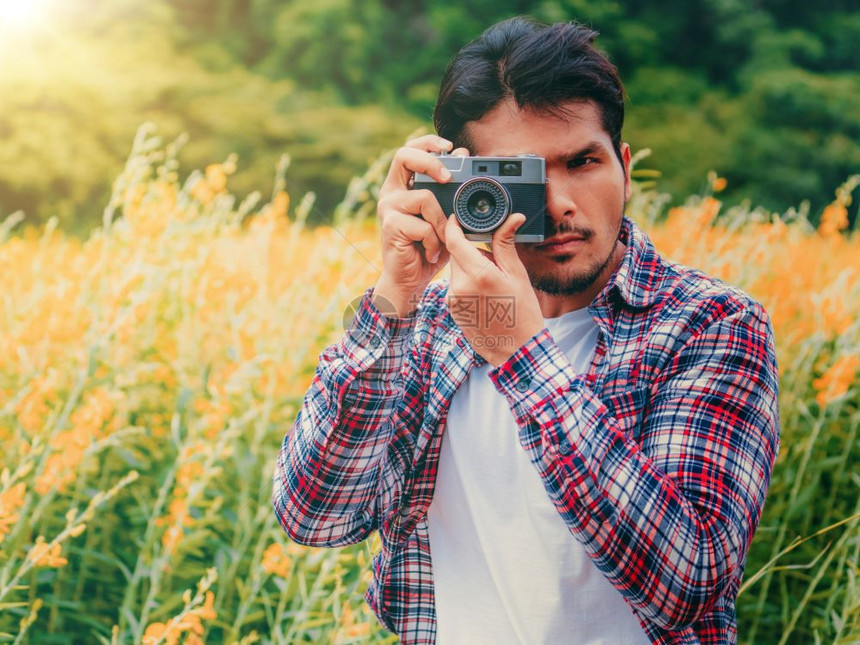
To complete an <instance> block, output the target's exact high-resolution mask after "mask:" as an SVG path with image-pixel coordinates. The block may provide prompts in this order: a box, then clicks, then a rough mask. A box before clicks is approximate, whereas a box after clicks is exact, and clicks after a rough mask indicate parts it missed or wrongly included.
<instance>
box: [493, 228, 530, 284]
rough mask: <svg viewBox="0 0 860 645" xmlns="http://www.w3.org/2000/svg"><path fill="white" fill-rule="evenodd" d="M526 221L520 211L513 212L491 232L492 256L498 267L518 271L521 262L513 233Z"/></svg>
mask: <svg viewBox="0 0 860 645" xmlns="http://www.w3.org/2000/svg"><path fill="white" fill-rule="evenodd" d="M525 221H526V216H525V215H523V214H522V213H514V214H512V215H511V216H510V217H508V218H507V219H506V220H505V221H504V222H503V223H502V225H501V226H500V227H499V228H497V229H496V232H495V233H493V257H494V259H495V262H496V264H497V265H498V266H499V268H501V269H504V270H505V271H508V272H514V271H516V272H519V270H520V268H521V267H522V262H521V261H520V258H519V256H518V255H517V249H516V247H515V246H514V235H515V234H516V232H517V229H518V228H519V227H520V226H522V225H523V223H525Z"/></svg>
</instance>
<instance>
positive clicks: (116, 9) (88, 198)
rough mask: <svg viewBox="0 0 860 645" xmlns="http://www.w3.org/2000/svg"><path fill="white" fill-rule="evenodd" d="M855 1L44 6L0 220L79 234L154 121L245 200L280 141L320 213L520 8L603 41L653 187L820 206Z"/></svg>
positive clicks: (833, 165)
mask: <svg viewBox="0 0 860 645" xmlns="http://www.w3.org/2000/svg"><path fill="white" fill-rule="evenodd" d="M854 7H855V5H854V4H853V3H851V2H849V1H847V0H845V1H838V0H834V1H831V2H828V3H826V4H825V5H822V4H821V3H814V4H813V3H800V2H796V1H789V0H768V1H766V2H761V3H748V2H744V1H742V0H693V1H692V2H689V1H687V0H660V1H659V2H657V1H656V0H645V1H642V0H639V1H637V2H634V1H633V0H613V1H610V2H598V1H597V0H544V1H543V2H539V3H529V2H525V1H524V0H507V1H505V2H499V1H498V0H458V1H457V2H452V1H451V0H433V1H432V2H431V1H430V0H420V1H417V2H410V3H404V2H396V1H395V0H321V1H319V2H315V3H303V2H298V1H297V0H289V1H287V2H283V1H275V0H154V1H153V2H149V3H145V4H143V5H141V4H139V3H137V4H135V3H133V2H131V1H130V0H120V1H118V2H115V3H110V4H104V3H98V4H93V5H92V6H89V7H88V10H87V11H86V13H84V12H81V11H80V10H75V9H74V8H70V7H68V6H67V5H64V4H61V3H57V4H56V5H55V6H52V12H53V14H55V15H53V16H51V20H50V23H51V24H52V25H54V28H53V30H47V29H46V30H44V31H43V32H42V33H35V34H31V37H30V38H29V42H27V43H25V44H26V45H27V46H26V47H24V46H21V47H18V48H17V49H16V48H14V47H10V46H9V44H8V43H0V72H2V74H0V97H2V99H0V101H2V105H1V106H0V108H2V109H0V136H2V137H3V140H4V146H3V148H2V149H0V213H8V212H11V211H14V210H17V209H23V210H25V211H26V212H27V214H28V217H29V220H30V221H31V222H33V223H38V222H40V221H44V220H45V219H46V218H47V217H48V216H50V215H54V214H56V215H59V216H60V219H61V223H62V224H64V225H66V226H69V227H74V228H77V229H79V230H85V229H87V228H89V227H90V226H91V225H92V224H93V223H95V222H97V221H98V220H99V217H100V214H99V213H97V212H95V209H94V208H93V205H94V204H99V203H103V202H104V199H105V198H106V196H107V194H108V192H109V188H110V186H109V178H110V177H111V176H114V175H115V174H116V173H117V172H118V171H119V169H120V168H121V165H122V159H123V157H124V156H125V154H126V152H127V150H126V148H125V142H126V141H128V140H130V139H131V137H132V135H133V132H134V130H135V129H136V127H137V126H138V125H139V124H140V123H141V122H143V121H147V120H149V121H153V122H155V123H156V124H157V125H158V126H159V129H160V131H162V132H163V133H165V135H167V136H173V135H176V134H179V133H180V132H182V131H186V132H188V133H189V134H190V135H191V141H193V142H194V143H193V144H192V145H191V146H188V147H187V149H186V150H185V151H184V152H183V155H184V158H183V161H184V162H186V163H188V164H190V165H193V166H204V165H206V164H208V163H212V162H215V161H220V160H221V159H223V158H224V157H225V156H226V155H227V154H228V153H229V152H232V151H236V152H238V153H239V156H240V159H241V161H242V163H241V164H240V167H241V168H242V169H243V170H242V173H240V174H239V175H237V176H236V177H235V180H234V186H235V188H236V190H237V192H239V193H243V192H250V191H252V190H256V189H261V190H263V191H264V192H265V191H267V190H268V185H267V183H268V182H269V181H270V177H271V166H272V165H273V164H272V163H270V162H274V160H276V159H277V158H279V157H280V155H281V154H282V153H283V151H284V150H289V151H290V152H291V154H292V156H293V160H294V161H295V162H296V163H294V164H293V167H294V168H296V170H295V171H294V172H293V171H291V174H290V179H291V192H293V193H298V194H302V193H304V192H306V191H313V192H315V193H316V194H317V205H318V208H319V211H318V212H319V213H324V212H330V211H331V210H332V208H333V207H334V205H335V204H337V203H338V201H340V199H341V198H342V196H343V194H344V191H345V189H346V185H345V182H346V181H347V180H348V178H349V177H351V176H353V175H356V174H359V173H360V172H361V171H362V170H363V168H364V167H365V166H366V164H367V162H368V160H369V159H372V158H374V157H376V156H377V155H378V154H379V153H380V152H381V151H383V150H385V149H390V148H393V147H396V146H397V145H400V144H401V143H402V142H403V140H404V137H406V136H407V134H409V133H410V132H413V131H414V130H415V129H416V128H419V127H423V128H426V129H428V130H429V129H431V127H432V125H431V123H432V122H431V115H432V109H433V104H434V101H435V96H436V92H437V90H438V86H439V81H440V79H441V76H442V73H443V71H444V68H445V66H446V64H447V62H448V60H449V59H450V57H451V56H452V55H453V54H454V53H455V52H456V51H457V50H458V49H459V48H460V47H462V46H463V45H464V44H466V43H467V42H469V41H470V40H471V39H473V38H475V37H476V36H478V35H479V34H480V33H481V31H483V30H484V29H485V28H486V27H487V26H489V25H490V24H492V23H494V22H496V21H498V20H501V19H504V18H507V17H510V16H514V15H518V14H525V13H528V14H531V15H533V16H535V17H536V18H539V19H542V20H545V21H556V20H570V19H577V20H579V21H581V22H584V23H586V24H588V25H590V26H592V27H593V28H595V29H597V30H598V31H599V32H600V34H601V35H600V38H599V40H598V45H599V46H600V47H601V48H602V49H604V50H606V51H607V52H609V53H610V55H611V57H612V59H613V60H614V62H615V63H616V64H617V65H618V67H619V70H620V72H621V75H622V78H623V79H625V82H626V84H627V89H628V94H629V97H630V105H629V110H628V115H629V117H628V127H627V129H626V132H625V136H626V138H627V139H628V140H629V141H630V142H631V143H632V144H633V145H634V148H642V147H649V148H651V149H652V150H653V152H654V156H653V162H654V164H655V166H656V167H659V168H661V170H662V171H663V177H662V178H661V179H660V180H659V187H660V189H662V190H664V191H667V192H669V193H671V194H672V195H674V196H681V195H685V194H689V193H690V192H693V191H696V190H699V189H700V187H701V186H702V184H703V182H704V181H705V177H706V175H707V172H708V171H710V170H715V171H716V172H717V173H719V174H720V175H722V176H725V177H726V178H727V179H728V180H729V183H728V187H727V190H726V191H725V192H724V193H723V197H724V198H725V199H726V201H727V202H728V203H729V204H732V203H737V202H739V201H741V200H751V201H753V202H755V203H760V204H762V205H763V206H766V207H768V208H770V209H773V210H777V211H784V210H786V209H788V208H790V207H792V206H797V205H798V204H799V203H801V202H802V201H809V202H810V204H811V211H812V213H813V216H814V215H815V214H816V213H818V212H819V211H820V210H821V208H822V207H823V206H824V205H825V204H826V203H827V202H828V200H829V199H830V196H831V192H832V190H833V187H834V186H835V185H838V184H839V183H840V182H841V181H843V180H844V179H845V177H846V176H848V175H849V174H851V173H852V172H856V170H857V168H858V165H860V163H858V158H860V149H858V144H857V141H858V140H860V137H858V133H857V130H858V119H860V117H858V115H860V109H858V98H857V97H858V96H860V71H858V68H857V60H858V58H860V13H858V11H857V10H856V9H855V8H854ZM46 22H48V21H47V19H46ZM59 25H63V27H62V29H59V27H58V26H59ZM674 201H675V202H676V203H677V202H678V201H679V199H678V198H676V199H674ZM317 217H318V218H320V219H321V218H322V215H318V216H317ZM851 217H852V219H853V218H854V217H855V214H854V213H852V214H851Z"/></svg>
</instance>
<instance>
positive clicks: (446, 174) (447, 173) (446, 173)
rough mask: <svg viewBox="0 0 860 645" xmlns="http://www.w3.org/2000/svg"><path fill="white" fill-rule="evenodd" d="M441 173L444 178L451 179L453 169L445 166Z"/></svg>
mask: <svg viewBox="0 0 860 645" xmlns="http://www.w3.org/2000/svg"><path fill="white" fill-rule="evenodd" d="M440 174H441V175H442V179H451V171H450V170H448V169H447V168H443V169H442V172H441V173H440Z"/></svg>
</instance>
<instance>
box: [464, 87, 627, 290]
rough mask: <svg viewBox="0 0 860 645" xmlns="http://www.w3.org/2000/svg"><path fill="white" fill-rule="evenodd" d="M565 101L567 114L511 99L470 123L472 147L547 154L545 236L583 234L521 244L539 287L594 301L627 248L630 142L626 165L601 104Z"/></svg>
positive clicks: (493, 152)
mask: <svg viewBox="0 0 860 645" xmlns="http://www.w3.org/2000/svg"><path fill="white" fill-rule="evenodd" d="M564 107H565V108H566V111H567V113H568V115H567V116H564V117H562V118H559V117H556V116H552V115H547V114H542V113H540V112H535V111H532V110H528V109H527V110H525V111H520V110H519V109H518V108H517V106H516V104H515V103H514V102H513V101H512V100H506V101H504V102H502V103H500V104H499V105H498V106H496V107H495V108H494V109H493V110H491V111H490V112H488V113H487V114H485V115H484V116H483V118H481V119H480V120H479V121H473V122H471V123H469V124H468V125H467V134H468V136H469V139H470V140H471V142H472V147H473V148H474V149H473V150H470V151H469V153H470V154H472V155H481V156H515V155H519V154H529V153H530V154H535V155H538V156H540V157H545V158H546V172H547V178H548V179H549V183H548V184H547V213H546V216H547V224H546V233H545V235H546V238H545V239H546V241H551V238H556V237H559V236H572V237H573V238H576V239H574V240H573V241H571V242H568V243H567V244H563V245H548V244H546V242H544V243H542V244H536V243H518V244H517V245H516V247H517V253H518V254H519V257H520V260H521V261H522V263H523V264H524V265H525V267H526V270H527V271H528V274H529V277H530V278H531V283H532V286H533V287H534V288H535V289H536V290H538V291H539V292H544V293H547V294H552V295H559V296H573V295H576V294H586V295H588V296H590V297H588V298H587V301H590V299H591V297H593V296H596V295H597V293H598V292H599V291H600V289H601V288H602V287H603V285H604V284H606V282H607V281H608V279H609V277H610V276H611V275H612V272H614V271H615V269H616V268H617V267H618V265H619V264H620V261H621V257H622V255H623V253H624V245H623V244H622V243H621V242H619V241H618V234H619V231H620V228H621V219H622V216H623V214H624V205H625V203H626V201H627V199H629V197H630V148H629V146H628V145H627V144H626V143H625V144H622V148H621V153H622V158H623V160H624V163H623V165H622V163H621V162H620V161H619V159H618V157H617V156H616V154H615V151H614V149H613V147H612V140H611V138H610V137H609V134H608V133H607V132H606V130H604V129H603V125H602V123H601V121H600V113H599V111H598V108H597V107H596V106H595V105H594V104H593V103H591V102H570V103H567V104H565V105H564ZM587 301H586V303H585V304H587ZM585 304H583V305H582V306H585Z"/></svg>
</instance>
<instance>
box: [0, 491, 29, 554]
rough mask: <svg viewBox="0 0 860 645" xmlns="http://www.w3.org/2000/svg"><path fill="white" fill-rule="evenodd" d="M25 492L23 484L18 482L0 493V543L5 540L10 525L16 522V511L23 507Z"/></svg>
mask: <svg viewBox="0 0 860 645" xmlns="http://www.w3.org/2000/svg"><path fill="white" fill-rule="evenodd" d="M26 491H27V487H26V486H25V485H24V482H18V483H17V484H15V485H14V486H11V487H10V488H9V489H8V490H5V491H3V492H2V493H0V543H2V542H3V540H5V539H6V535H7V534H8V533H9V531H11V530H12V525H13V524H15V522H17V521H18V509H19V508H21V507H22V506H23V505H24V494H25V493H26Z"/></svg>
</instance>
